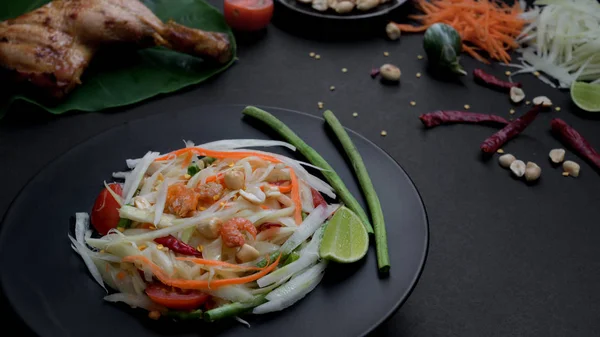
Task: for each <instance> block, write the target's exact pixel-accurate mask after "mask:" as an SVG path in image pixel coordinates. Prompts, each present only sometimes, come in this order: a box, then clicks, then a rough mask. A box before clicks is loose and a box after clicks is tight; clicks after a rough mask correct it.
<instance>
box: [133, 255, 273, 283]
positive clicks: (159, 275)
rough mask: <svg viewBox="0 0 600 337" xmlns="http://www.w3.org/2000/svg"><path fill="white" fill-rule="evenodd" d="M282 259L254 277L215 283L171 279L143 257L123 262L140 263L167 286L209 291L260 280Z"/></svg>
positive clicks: (136, 256)
mask: <svg viewBox="0 0 600 337" xmlns="http://www.w3.org/2000/svg"><path fill="white" fill-rule="evenodd" d="M280 259H281V254H279V256H278V257H277V260H275V262H273V263H272V264H271V265H269V266H267V267H265V268H262V269H261V270H260V271H259V272H258V273H254V274H252V275H248V276H244V277H236V278H227V279H221V280H214V281H204V280H186V279H176V278H170V277H169V276H168V275H167V274H166V273H165V272H164V271H163V270H162V269H161V268H160V267H159V266H157V265H156V264H155V263H154V262H152V261H151V260H150V259H148V258H147V257H145V256H143V255H130V256H126V257H124V258H123V262H133V263H135V262H139V263H141V264H143V265H145V266H147V267H148V268H150V270H151V271H152V274H154V276H156V278H157V279H158V280H159V281H160V282H162V283H163V284H165V285H168V286H171V287H175V288H179V289H197V290H208V289H218V288H221V287H223V286H227V285H232V284H245V283H248V282H252V281H256V280H258V279H259V278H261V277H263V276H265V275H267V274H268V273H270V272H271V271H273V270H274V269H275V268H276V267H277V265H279V260H280Z"/></svg>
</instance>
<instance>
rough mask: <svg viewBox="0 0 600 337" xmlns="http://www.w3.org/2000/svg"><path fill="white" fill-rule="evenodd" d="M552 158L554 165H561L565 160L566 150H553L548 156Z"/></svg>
mask: <svg viewBox="0 0 600 337" xmlns="http://www.w3.org/2000/svg"><path fill="white" fill-rule="evenodd" d="M548 156H550V160H551V161H552V162H553V163H554V164H560V163H562V162H563V160H565V150H564V149H552V150H550V153H549V154H548Z"/></svg>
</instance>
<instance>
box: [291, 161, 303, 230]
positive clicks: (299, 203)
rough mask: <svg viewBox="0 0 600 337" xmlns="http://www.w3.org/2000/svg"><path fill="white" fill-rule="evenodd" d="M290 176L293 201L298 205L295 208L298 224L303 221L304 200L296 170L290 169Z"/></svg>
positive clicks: (295, 218)
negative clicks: (301, 196)
mask: <svg viewBox="0 0 600 337" xmlns="http://www.w3.org/2000/svg"><path fill="white" fill-rule="evenodd" d="M290 177H291V178H292V201H293V202H294V205H295V206H296V207H295V209H294V220H296V224H297V225H299V224H301V223H302V200H301V199H300V186H299V185H298V178H297V177H296V172H294V170H292V169H290Z"/></svg>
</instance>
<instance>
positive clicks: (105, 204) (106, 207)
mask: <svg viewBox="0 0 600 337" xmlns="http://www.w3.org/2000/svg"><path fill="white" fill-rule="evenodd" d="M108 186H109V187H110V189H111V190H113V191H114V192H115V193H116V194H117V195H120V196H123V188H122V187H121V185H119V184H115V183H113V184H109V185H108ZM119 207H120V206H119V203H118V202H117V201H116V200H115V198H113V196H112V195H111V194H110V192H108V190H107V189H106V188H105V189H103V190H102V192H100V194H99V195H98V197H97V198H96V202H95V203H94V208H92V215H91V218H92V219H91V220H92V225H93V226H94V228H96V230H97V231H98V233H100V234H102V235H106V233H108V231H109V230H110V229H111V228H116V227H117V224H118V223H119Z"/></svg>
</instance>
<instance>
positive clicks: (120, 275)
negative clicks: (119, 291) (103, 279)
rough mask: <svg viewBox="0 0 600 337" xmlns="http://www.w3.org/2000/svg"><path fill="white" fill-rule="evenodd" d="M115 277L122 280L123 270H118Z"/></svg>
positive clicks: (123, 277) (123, 276)
mask: <svg viewBox="0 0 600 337" xmlns="http://www.w3.org/2000/svg"><path fill="white" fill-rule="evenodd" d="M117 278H118V279H119V280H123V279H125V272H124V271H120V272H118V273H117Z"/></svg>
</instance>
